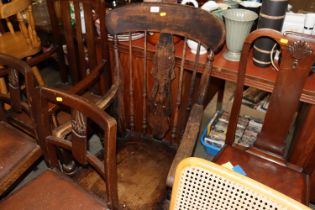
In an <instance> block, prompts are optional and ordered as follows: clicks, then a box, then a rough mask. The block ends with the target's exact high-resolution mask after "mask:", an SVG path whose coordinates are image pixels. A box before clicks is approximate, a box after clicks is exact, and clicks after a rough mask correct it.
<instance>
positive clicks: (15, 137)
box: [0, 54, 42, 195]
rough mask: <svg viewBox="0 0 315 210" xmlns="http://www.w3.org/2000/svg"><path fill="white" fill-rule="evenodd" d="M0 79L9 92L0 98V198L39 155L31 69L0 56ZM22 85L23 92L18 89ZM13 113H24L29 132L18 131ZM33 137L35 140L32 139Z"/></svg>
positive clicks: (5, 56) (12, 58)
mask: <svg viewBox="0 0 315 210" xmlns="http://www.w3.org/2000/svg"><path fill="white" fill-rule="evenodd" d="M0 65H2V69H1V70H0V76H1V77H4V78H6V79H7V80H8V84H9V86H8V87H9V91H8V93H7V94H0V101H1V106H0V119H1V120H0V133H1V135H0V162H1V169H0V195H1V194H3V193H4V192H6V191H7V190H8V188H9V187H10V186H11V185H12V184H13V183H14V182H15V181H16V180H17V179H18V178H19V177H20V176H21V175H22V174H23V173H24V172H25V171H26V170H27V169H28V168H30V167H31V166H32V165H33V163H34V162H36V161H37V160H38V159H39V157H40V156H41V155H42V152H41V149H40V146H39V145H41V146H42V144H40V142H36V141H37V140H36V132H35V131H34V130H35V129H33V128H34V126H35V116H34V113H35V111H36V108H35V106H34V100H35V95H34V93H35V85H34V82H33V75H32V71H31V68H30V67H29V66H28V65H27V64H26V63H25V62H23V61H21V60H19V59H17V58H14V57H11V56H8V55H4V54H0ZM24 84H25V90H26V93H25V91H21V86H22V85H24ZM5 104H10V106H11V108H10V109H9V110H8V109H5V108H4V105H5ZM14 113H18V114H19V113H26V115H28V116H29V118H30V119H31V120H30V121H29V123H31V124H30V125H28V126H29V130H33V136H31V135H29V134H30V133H28V132H27V130H26V129H25V130H24V129H19V128H20V127H23V126H20V125H19V123H18V122H19V121H18V120H15V119H14V117H12V116H14V115H13V114H14ZM34 136H35V137H34Z"/></svg>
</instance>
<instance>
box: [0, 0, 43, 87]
mask: <svg viewBox="0 0 315 210" xmlns="http://www.w3.org/2000/svg"><path fill="white" fill-rule="evenodd" d="M13 18H15V19H16V20H17V23H18V28H17V29H16V28H15V27H13V24H12V22H11V19H13ZM0 19H4V20H5V21H6V25H7V28H8V30H9V31H8V32H4V33H1V36H0V53H4V54H8V55H11V56H14V57H17V58H19V59H24V58H27V59H29V58H31V57H32V56H34V55H36V54H37V53H39V52H40V50H41V43H40V39H39V37H38V36H37V33H36V30H35V21H34V18H33V14H32V2H31V0H16V1H11V2H9V3H6V4H2V2H1V1H0ZM32 71H33V73H34V76H35V78H36V80H37V82H38V83H39V84H40V85H45V81H44V79H43V77H42V76H41V74H40V72H39V69H38V68H37V67H36V66H34V67H32ZM3 88H5V87H3ZM3 91H5V90H3Z"/></svg>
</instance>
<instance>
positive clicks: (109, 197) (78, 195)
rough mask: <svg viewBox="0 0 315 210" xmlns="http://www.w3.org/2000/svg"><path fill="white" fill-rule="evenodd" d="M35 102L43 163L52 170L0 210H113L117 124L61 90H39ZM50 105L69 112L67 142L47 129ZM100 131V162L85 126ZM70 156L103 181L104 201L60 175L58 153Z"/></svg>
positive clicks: (103, 113)
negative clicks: (94, 153) (42, 147)
mask: <svg viewBox="0 0 315 210" xmlns="http://www.w3.org/2000/svg"><path fill="white" fill-rule="evenodd" d="M39 95H40V97H39V100H38V105H39V106H38V118H37V120H38V124H37V125H38V127H37V128H38V136H39V139H42V140H45V144H46V147H45V153H46V154H47V155H46V160H47V162H48V163H49V165H50V167H51V169H49V170H47V171H45V172H43V173H42V174H41V175H39V176H38V177H36V178H35V179H33V180H31V181H30V182H28V183H26V184H25V185H24V186H22V187H21V188H20V189H18V190H17V191H15V192H14V193H12V194H11V195H9V196H8V197H7V198H4V199H3V200H2V201H0V209H11V210H13V209H51V210H53V209H69V210H70V209H73V210H77V209H82V210H83V209H102V210H103V209H104V210H105V209H113V204H115V203H117V191H116V190H117V187H116V164H115V163H116V155H115V148H116V138H115V136H116V121H115V120H114V118H112V117H110V116H109V115H108V114H107V113H106V112H104V111H103V110H101V109H99V108H97V107H96V106H95V105H94V104H92V103H90V102H86V99H85V98H82V97H80V96H75V95H71V94H67V93H65V92H64V91H62V90H55V89H49V88H46V87H42V88H40V89H39ZM50 104H58V106H62V107H66V108H68V111H69V112H70V113H72V115H71V128H70V134H69V136H70V139H71V140H70V141H69V139H65V138H58V137H56V136H55V135H53V130H52V129H51V125H50V113H49V106H50ZM87 122H89V123H92V122H93V123H94V127H93V128H95V127H98V128H99V129H101V130H102V137H103V140H104V153H103V154H104V155H103V156H102V158H101V159H102V160H105V161H102V160H100V159H99V158H98V157H96V156H95V155H93V154H92V153H91V152H90V151H89V149H88V146H87V144H88V139H89V136H90V133H91V131H94V129H90V127H89V126H87V125H88V123H87ZM60 148H62V149H64V150H69V151H70V152H72V154H73V157H74V159H75V160H76V161H77V163H78V164H81V165H82V166H83V167H85V166H87V165H91V166H92V167H93V168H94V169H95V170H96V171H97V173H98V174H100V177H102V179H104V180H106V184H104V187H105V188H106V192H107V193H105V194H104V195H103V199H100V198H98V197H96V196H95V195H93V194H90V193H89V192H87V191H85V190H83V189H82V188H81V187H80V186H79V185H78V184H77V183H75V182H74V181H73V180H72V179H71V178H69V177H67V176H66V175H65V174H64V173H63V168H62V167H61V162H60V161H59V157H60V156H59V151H60V150H59V149H60Z"/></svg>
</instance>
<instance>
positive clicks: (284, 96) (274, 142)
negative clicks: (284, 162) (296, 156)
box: [226, 29, 315, 159]
mask: <svg viewBox="0 0 315 210" xmlns="http://www.w3.org/2000/svg"><path fill="white" fill-rule="evenodd" d="M259 37H269V38H272V39H273V40H274V41H276V42H277V43H278V45H279V46H280V49H281V63H280V69H279V72H277V78H276V80H275V84H274V88H273V92H272V95H271V97H270V103H269V108H268V110H267V113H266V116H265V120H264V124H263V127H262V130H261V132H260V133H259V134H258V137H257V140H256V142H255V144H254V148H257V149H259V150H261V151H264V152H265V153H266V154H271V155H273V156H275V157H279V158H282V159H283V158H284V155H285V151H286V148H287V142H286V137H287V135H288V132H289V129H290V127H291V124H292V121H293V119H294V116H295V113H296V111H297V109H298V106H299V100H300V97H301V94H302V93H303V87H304V84H305V82H306V80H307V77H308V75H309V73H310V70H311V66H312V65H313V63H314V60H315V42H314V38H313V37H312V36H308V35H303V34H298V33H293V32H288V33H285V34H284V35H282V34H281V33H280V32H277V31H273V30H268V29H260V30H256V31H254V32H253V33H251V34H250V35H249V36H248V37H247V38H246V40H245V43H244V46H243V50H242V54H241V61H240V66H239V71H238V79H237V86H236V90H235V97H234V102H233V106H232V110H231V116H230V121H229V122H230V123H229V126H228V130H227V137H226V143H227V144H229V145H232V144H233V142H234V138H235V130H236V127H237V119H238V116H239V113H240V108H241V102H242V96H243V89H244V82H245V75H246V67H247V63H248V62H251V61H248V60H249V59H248V58H249V57H251V56H250V52H251V49H252V45H253V42H254V41H255V40H256V39H257V38H259ZM288 156H290V154H289V155H288Z"/></svg>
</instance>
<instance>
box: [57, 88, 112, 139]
mask: <svg viewBox="0 0 315 210" xmlns="http://www.w3.org/2000/svg"><path fill="white" fill-rule="evenodd" d="M117 90H118V85H117V84H114V85H112V87H111V88H110V90H109V91H108V92H107V93H106V94H105V95H104V96H103V97H102V98H101V99H99V100H98V101H97V102H96V103H95V106H96V107H98V108H100V109H102V110H105V109H106V108H107V107H108V106H109V105H110V104H111V102H112V101H113V99H114V97H115V96H116V93H117ZM71 127H72V126H71V122H70V121H67V122H65V123H63V124H62V125H61V126H58V127H57V128H56V129H54V130H53V135H54V136H56V137H58V138H64V137H65V136H66V135H67V134H69V133H70V132H71Z"/></svg>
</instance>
